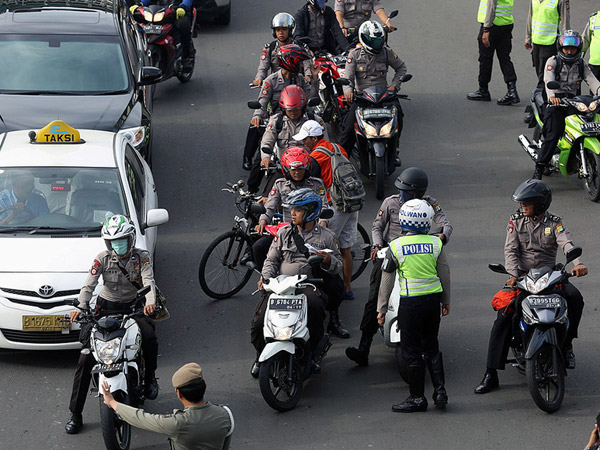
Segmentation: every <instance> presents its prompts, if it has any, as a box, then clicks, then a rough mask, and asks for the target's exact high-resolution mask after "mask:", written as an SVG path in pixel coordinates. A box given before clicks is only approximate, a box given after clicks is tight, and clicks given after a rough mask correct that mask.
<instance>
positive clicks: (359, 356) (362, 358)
mask: <svg viewBox="0 0 600 450" xmlns="http://www.w3.org/2000/svg"><path fill="white" fill-rule="evenodd" d="M346 356H347V357H348V358H349V359H350V360H352V361H354V362H355V363H356V364H358V365H359V366H368V365H369V349H365V348H361V347H360V346H359V347H358V348H356V347H348V348H347V349H346Z"/></svg>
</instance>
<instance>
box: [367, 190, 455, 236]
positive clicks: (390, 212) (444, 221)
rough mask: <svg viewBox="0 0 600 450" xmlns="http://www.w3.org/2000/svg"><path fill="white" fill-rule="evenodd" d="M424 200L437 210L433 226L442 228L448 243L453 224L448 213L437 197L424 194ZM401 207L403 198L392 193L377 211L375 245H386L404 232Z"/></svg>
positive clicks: (374, 225)
mask: <svg viewBox="0 0 600 450" xmlns="http://www.w3.org/2000/svg"><path fill="white" fill-rule="evenodd" d="M423 200H425V201H426V202H427V203H429V204H430V205H431V207H432V208H433V210H434V211H435V215H434V216H433V224H432V225H431V228H432V229H434V228H442V234H443V235H444V236H445V237H446V242H445V243H446V244H447V243H448V242H449V241H450V235H451V234H452V230H453V228H452V225H450V222H449V221H448V218H447V217H446V214H445V213H444V211H443V210H442V207H441V206H440V204H439V203H438V201H437V200H436V199H435V198H433V197H430V196H429V195H424V196H423ZM401 207H402V199H401V198H400V194H396V195H391V196H390V197H388V198H386V199H385V200H384V201H383V203H382V204H381V208H380V209H379V212H378V213H377V217H375V220H374V221H373V228H372V231H371V236H372V237H373V245H381V246H384V245H386V243H389V242H391V241H393V240H394V239H396V238H397V237H399V236H400V235H401V234H402V228H401V227H400V217H399V214H400V208H401ZM386 228H387V231H386Z"/></svg>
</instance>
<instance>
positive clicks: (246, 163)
mask: <svg viewBox="0 0 600 450" xmlns="http://www.w3.org/2000/svg"><path fill="white" fill-rule="evenodd" d="M242 168H243V169H244V170H251V169H252V160H251V159H250V158H248V157H247V156H244V162H243V163H242Z"/></svg>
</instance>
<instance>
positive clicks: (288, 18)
mask: <svg viewBox="0 0 600 450" xmlns="http://www.w3.org/2000/svg"><path fill="white" fill-rule="evenodd" d="M275 28H288V29H289V30H290V37H291V36H292V34H294V30H295V29H296V21H295V20H294V16H292V15H291V14H288V13H286V12H280V13H279V14H276V15H275V17H273V20H272V21H271V29H272V30H273V37H274V38H275V39H277V35H276V34H275Z"/></svg>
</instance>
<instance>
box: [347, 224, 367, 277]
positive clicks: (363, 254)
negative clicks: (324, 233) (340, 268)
mask: <svg viewBox="0 0 600 450" xmlns="http://www.w3.org/2000/svg"><path fill="white" fill-rule="evenodd" d="M356 230H357V232H358V236H357V239H356V242H355V243H354V245H353V246H352V247H350V253H351V254H352V281H354V280H356V279H357V278H358V277H360V275H361V274H362V273H363V272H364V271H365V269H366V268H367V265H368V264H369V259H370V257H371V238H370V237H369V233H367V231H366V230H365V229H364V228H363V226H362V225H361V224H360V223H359V224H358V225H357V227H356Z"/></svg>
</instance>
